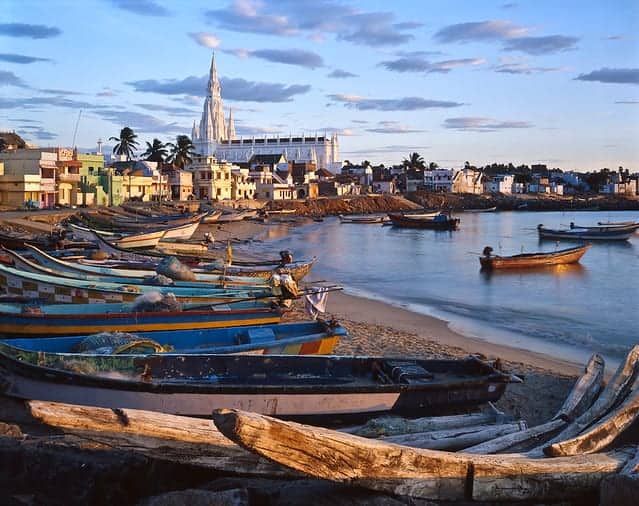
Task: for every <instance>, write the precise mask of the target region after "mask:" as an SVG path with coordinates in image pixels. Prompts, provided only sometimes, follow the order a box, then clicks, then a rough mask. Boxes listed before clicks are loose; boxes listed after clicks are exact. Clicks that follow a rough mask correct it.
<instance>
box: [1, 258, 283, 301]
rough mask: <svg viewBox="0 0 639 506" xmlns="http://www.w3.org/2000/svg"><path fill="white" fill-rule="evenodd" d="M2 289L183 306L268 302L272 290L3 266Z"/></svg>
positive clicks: (77, 298) (46, 296)
mask: <svg viewBox="0 0 639 506" xmlns="http://www.w3.org/2000/svg"><path fill="white" fill-rule="evenodd" d="M0 288H3V289H4V290H5V291H6V293H7V294H9V295H13V296H16V295H18V296H25V297H31V298H35V299H43V300H45V301H49V302H61V303H74V304H91V303H95V302H133V301H134V300H135V298H136V297H137V296H138V295H141V294H142V293H145V292H149V291H156V292H160V293H173V294H174V295H175V296H176V297H177V298H178V299H180V300H182V301H183V302H202V303H205V302H229V301H234V300H242V299H252V298H262V297H263V298H268V297H272V296H273V291H272V290H271V289H264V288H258V289H255V290H252V289H251V288H250V287H243V288H214V287H213V288H212V287H209V288H190V287H174V286H161V285H139V284H138V285H134V284H120V283H109V282H103V281H85V280H78V279H72V278H61V277H57V276H50V275H45V274H38V273H31V272H24V271H20V270H18V269H14V268H12V267H7V266H4V265H2V264H0Z"/></svg>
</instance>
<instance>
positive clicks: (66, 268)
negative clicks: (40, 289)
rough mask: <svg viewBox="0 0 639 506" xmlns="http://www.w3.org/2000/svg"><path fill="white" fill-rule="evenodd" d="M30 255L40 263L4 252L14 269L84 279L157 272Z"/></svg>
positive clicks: (256, 281)
mask: <svg viewBox="0 0 639 506" xmlns="http://www.w3.org/2000/svg"><path fill="white" fill-rule="evenodd" d="M27 249H28V251H29V253H30V255H31V256H32V257H33V258H34V259H35V261H36V262H38V264H39V265H34V264H33V262H30V261H29V260H28V259H26V258H24V257H23V256H22V255H20V254H18V253H16V252H14V251H7V254H8V255H9V258H10V259H11V260H12V261H13V263H14V266H15V267H16V268H17V269H21V270H25V271H28V272H36V271H37V272H42V273H44V274H55V275H59V276H63V277H72V278H76V279H77V278H84V279H86V277H85V276H88V275H94V276H102V277H103V278H105V281H108V280H109V279H107V278H120V279H122V278H126V279H125V280H124V281H122V282H125V283H126V282H133V281H131V280H135V279H138V280H143V278H151V277H154V276H155V275H156V271H155V270H144V269H118V268H110V267H103V266H101V265H86V264H82V263H75V262H74V263H72V262H67V261H65V260H63V259H61V258H55V257H53V256H51V255H48V254H47V253H45V252H44V251H41V250H39V249H38V248H35V247H33V246H28V247H27ZM43 268H44V269H49V272H43V271H42V269H43ZM193 274H194V276H195V280H196V281H197V282H207V283H211V284H224V285H229V286H230V285H264V284H265V282H264V278H257V277H256V278H251V277H248V276H222V275H219V274H209V273H203V272H194V273H193ZM189 283H191V282H182V281H174V284H175V286H188V285H189Z"/></svg>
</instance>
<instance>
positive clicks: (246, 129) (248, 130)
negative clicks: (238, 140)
mask: <svg viewBox="0 0 639 506" xmlns="http://www.w3.org/2000/svg"><path fill="white" fill-rule="evenodd" d="M280 132H281V129H279V128H271V127H256V126H245V125H236V129H235V133H236V134H237V135H249V136H250V135H269V134H271V135H273V134H278V133H280Z"/></svg>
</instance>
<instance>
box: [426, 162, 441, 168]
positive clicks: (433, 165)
mask: <svg viewBox="0 0 639 506" xmlns="http://www.w3.org/2000/svg"><path fill="white" fill-rule="evenodd" d="M438 168H439V165H438V164H437V162H430V163H429V164H428V169H429V170H437V169H438Z"/></svg>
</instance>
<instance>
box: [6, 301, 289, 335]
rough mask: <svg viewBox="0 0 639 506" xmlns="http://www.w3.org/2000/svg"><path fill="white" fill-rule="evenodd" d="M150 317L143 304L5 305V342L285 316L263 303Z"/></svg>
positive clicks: (184, 307) (187, 308) (188, 308)
mask: <svg viewBox="0 0 639 506" xmlns="http://www.w3.org/2000/svg"><path fill="white" fill-rule="evenodd" d="M179 307H180V309H181V310H179V311H178V310H175V309H174V310H170V311H169V310H166V311H161V310H159V309H156V310H153V311H145V310H143V308H142V307H141V306H140V304H139V303H138V302H125V303H112V304H109V303H93V304H46V303H35V302H28V303H22V304H18V303H0V334H1V335H3V336H4V337H16V336H28V337H39V338H43V337H52V336H72V335H77V334H90V333H94V332H116V331H117V332H145V331H159V330H166V331H177V330H186V329H214V328H222V327H233V326H238V325H264V324H271V323H278V322H279V321H280V319H281V317H282V310H281V309H280V308H278V307H275V306H272V305H271V304H269V303H266V302H262V301H246V302H232V303H229V304H215V305H213V304H208V305H206V304H204V305H202V304H199V303H197V304H194V303H191V304H188V303H187V304H181V305H179Z"/></svg>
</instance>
